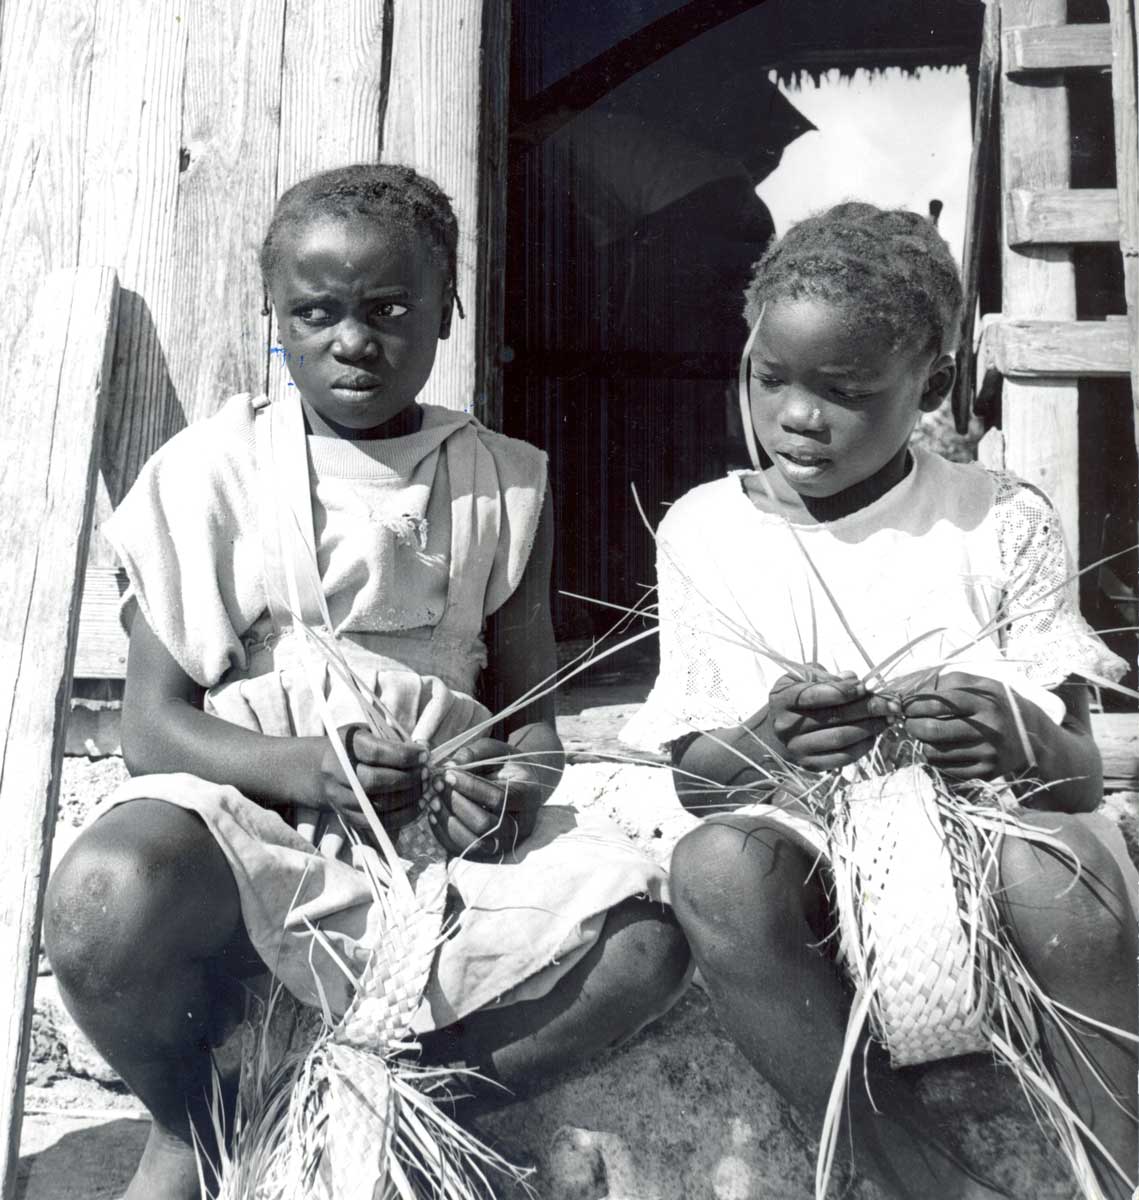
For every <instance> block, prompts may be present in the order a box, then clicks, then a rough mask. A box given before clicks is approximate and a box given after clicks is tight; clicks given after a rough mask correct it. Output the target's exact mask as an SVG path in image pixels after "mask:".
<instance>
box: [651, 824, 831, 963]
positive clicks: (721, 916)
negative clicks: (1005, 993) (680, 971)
mask: <svg viewBox="0 0 1139 1200" xmlns="http://www.w3.org/2000/svg"><path fill="white" fill-rule="evenodd" d="M813 865H814V859H813V857H812V856H811V853H810V852H809V851H808V850H807V849H806V848H805V847H804V846H803V845H802V844H801V843H800V842H799V841H798V840H797V839H796V838H794V836H793V835H789V834H788V833H787V832H786V831H785V830H783V829H782V828H780V827H779V826H778V825H776V824H775V823H773V822H767V821H763V820H761V819H757V818H754V817H753V818H737V817H728V816H726V817H717V818H713V819H710V820H707V821H705V822H704V823H703V824H702V825H699V826H698V827H697V828H696V829H693V830H692V831H691V832H690V833H688V834H687V835H686V836H685V837H683V838H682V839H681V840H680V842H679V843H678V844H677V847H676V850H675V851H674V852H673V857H672V866H671V870H670V876H671V888H672V899H673V904H674V905H675V907H676V912H677V916H678V917H679V918H680V923H681V926H682V927H683V929H684V931H685V933H686V934H687V935H688V939H689V941H690V942H691V944H692V948H693V951H694V952H695V954H696V957H697V959H698V961H699V962H700V965H701V968H702V969H704V970H707V969H709V968H710V967H713V968H714V966H715V964H716V962H717V961H718V960H720V959H723V960H724V962H725V964H731V963H732V962H733V961H736V960H738V958H739V957H740V955H741V954H742V955H752V954H754V953H755V952H757V951H759V952H762V953H763V954H764V956H765V957H767V956H769V955H771V954H775V955H782V954H784V953H787V952H791V953H801V951H802V947H803V945H804V944H805V942H806V941H807V940H808V939H807V938H805V937H804V930H805V929H806V927H807V922H808V921H809V920H810V919H811V918H812V917H814V916H817V915H819V914H818V913H817V912H816V910H817V909H819V908H820V906H822V905H823V904H824V902H823V901H822V900H821V889H820V888H817V887H816V886H813V885H812V884H811V883H809V882H808V881H809V878H810V876H811V872H812V867H813Z"/></svg>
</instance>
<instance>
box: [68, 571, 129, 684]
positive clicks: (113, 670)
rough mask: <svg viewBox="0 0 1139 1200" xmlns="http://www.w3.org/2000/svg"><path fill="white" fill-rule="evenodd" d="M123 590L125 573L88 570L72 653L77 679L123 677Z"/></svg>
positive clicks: (125, 646) (125, 641) (124, 637)
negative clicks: (121, 618)
mask: <svg viewBox="0 0 1139 1200" xmlns="http://www.w3.org/2000/svg"><path fill="white" fill-rule="evenodd" d="M126 588H127V579H126V572H125V571H123V570H121V569H116V568H115V567H88V568H87V572H86V578H85V581H84V584H83V607H82V609H81V610H80V613H79V637H78V645H77V647H76V651H75V671H74V675H75V678H76V679H125V678H126V674H127V635H126V634H125V633H124V632H123V627H122V625H120V624H119V601H120V599H121V597H122V595H123V593H124V592H125V591H126Z"/></svg>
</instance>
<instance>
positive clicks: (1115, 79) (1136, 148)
mask: <svg viewBox="0 0 1139 1200" xmlns="http://www.w3.org/2000/svg"><path fill="white" fill-rule="evenodd" d="M1110 8H1111V45H1112V70H1111V97H1112V104H1113V107H1114V109H1115V164H1116V168H1115V175H1116V188H1115V190H1116V194H1117V195H1118V197H1119V250H1120V253H1121V254H1122V255H1123V287H1124V292H1125V294H1126V299H1127V322H1128V332H1129V334H1130V337H1129V341H1130V343H1131V405H1132V412H1133V414H1134V420H1135V445H1136V448H1137V449H1139V61H1137V59H1139V56H1137V54H1136V36H1137V30H1136V24H1135V4H1134V0H1110Z"/></svg>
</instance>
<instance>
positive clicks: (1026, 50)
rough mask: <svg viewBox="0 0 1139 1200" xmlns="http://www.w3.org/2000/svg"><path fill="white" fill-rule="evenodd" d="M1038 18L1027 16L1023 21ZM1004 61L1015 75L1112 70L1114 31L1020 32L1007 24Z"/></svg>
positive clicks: (1053, 29)
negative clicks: (1036, 72) (1037, 72)
mask: <svg viewBox="0 0 1139 1200" xmlns="http://www.w3.org/2000/svg"><path fill="white" fill-rule="evenodd" d="M1029 2H1031V0H1029ZM1023 11H1024V10H1023V8H1022V12H1023ZM1034 15H1035V14H1031V13H1024V16H1023V17H1022V19H1026V20H1031V19H1032V17H1033V16H1034ZM1037 19H1038V20H1040V19H1041V18H1039V17H1037ZM1049 19H1051V18H1050V17H1045V18H1043V20H1049ZM1063 19H1064V17H1063V14H1061V17H1060V20H1061V21H1063ZM1004 58H1005V70H1006V71H1007V72H1008V73H1010V74H1013V75H1018V74H1025V73H1027V72H1032V71H1079V70H1097V69H1103V68H1105V67H1110V66H1111V29H1110V27H1109V26H1107V25H1106V24H1098V25H1063V24H1058V25H1056V26H1053V27H1051V28H1049V27H1047V26H1043V27H1041V26H1038V27H1035V28H1033V27H1025V28H1016V27H1013V26H1011V25H1010V24H1009V23H1008V22H1006V23H1005V34H1004Z"/></svg>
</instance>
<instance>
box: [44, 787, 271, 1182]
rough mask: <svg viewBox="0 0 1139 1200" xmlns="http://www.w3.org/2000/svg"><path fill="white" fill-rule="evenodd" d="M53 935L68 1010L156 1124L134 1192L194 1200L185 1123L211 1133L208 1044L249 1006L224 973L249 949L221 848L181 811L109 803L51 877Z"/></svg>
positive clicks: (53, 956) (48, 931)
mask: <svg viewBox="0 0 1139 1200" xmlns="http://www.w3.org/2000/svg"><path fill="white" fill-rule="evenodd" d="M44 937H45V941H46V946H47V952H48V957H49V958H50V960H51V964H52V968H53V970H54V971H55V974H56V976H57V978H58V980H59V984H60V991H61V994H62V995H63V998H64V1000H65V1002H66V1004H67V1007H68V1009H69V1010H70V1011H71V1013H72V1015H73V1016H74V1017H75V1019H76V1021H77V1022H78V1024H79V1026H80V1028H81V1029H82V1030H83V1031H84V1033H85V1034H87V1036H88V1037H89V1038H90V1039H91V1041H92V1042H93V1043H94V1045H95V1046H96V1048H97V1049H98V1050H99V1052H100V1053H101V1054H102V1055H103V1056H104V1058H106V1059H107V1061H108V1062H109V1063H110V1064H111V1066H113V1067H114V1068H115V1070H116V1071H118V1073H119V1074H120V1075H121V1076H122V1078H123V1079H124V1080H125V1081H126V1083H127V1084H128V1086H129V1087H130V1088H131V1090H132V1091H133V1092H134V1093H135V1095H137V1096H138V1098H139V1099H140V1100H141V1101H142V1102H143V1104H145V1105H146V1107H147V1108H148V1109H149V1110H150V1113H151V1116H152V1117H153V1119H154V1123H153V1125H152V1127H151V1133H150V1138H149V1140H148V1142H147V1145H146V1149H145V1151H144V1153H143V1156H142V1161H141V1162H140V1164H139V1167H138V1170H137V1172H136V1174H135V1177H134V1179H133V1180H132V1182H131V1185H130V1187H129V1189H128V1190H127V1197H128V1198H129V1200H144V1198H145V1200H196V1198H197V1197H198V1176H197V1170H196V1165H195V1157H194V1152H193V1144H192V1140H191V1133H190V1122H191V1120H193V1121H194V1124H195V1126H196V1128H197V1130H198V1132H199V1133H200V1134H202V1135H203V1137H205V1135H206V1132H207V1131H208V1130H209V1128H210V1125H209V1121H208V1118H207V1117H206V1115H205V1104H206V1098H207V1097H208V1096H209V1094H210V1089H211V1078H210V1056H209V1048H210V1046H211V1045H216V1044H217V1043H218V1041H220V1039H221V1036H222V1034H223V1032H224V1029H225V1027H226V1025H227V1023H228V1022H231V1021H233V1020H234V1019H237V1018H238V1017H239V1016H240V1012H241V996H240V985H237V984H236V983H235V982H234V981H232V979H230V978H229V977H228V975H227V973H226V970H225V966H226V964H227V961H228V960H229V959H230V956H232V955H236V954H244V953H245V952H246V950H245V945H244V944H245V943H246V942H247V939H246V938H245V934H244V928H243V926H242V922H241V909H240V903H239V900H238V894H237V885H236V883H235V882H234V879H233V876H232V874H231V872H230V870H229V867H228V865H227V863H226V861H225V858H224V856H223V855H222V852H221V850H220V849H219V848H218V846H217V844H216V842H215V841H214V839H213V838H212V836H211V835H210V834H209V832H208V831H207V830H206V827H205V826H204V825H203V824H202V822H201V821H200V820H199V819H198V818H197V817H196V816H194V815H193V814H192V813H189V812H186V811H184V810H183V809H180V808H177V807H175V806H174V805H171V804H166V803H163V802H161V801H156V800H135V801H131V802H129V803H126V804H122V805H120V806H118V807H117V808H113V809H111V810H110V812H108V813H107V814H106V815H105V816H103V817H101V818H100V819H99V821H97V822H96V823H95V824H94V825H93V826H92V827H91V828H90V829H88V830H87V831H86V832H85V833H84V834H83V835H82V836H81V837H80V838H78V839H77V841H76V842H75V844H74V845H73V846H72V847H71V849H70V850H69V851H68V853H67V854H66V855H65V857H64V858H63V860H62V862H61V863H60V864H59V868H58V869H57V870H56V872H55V874H54V875H53V877H52V879H51V882H50V884H49V886H48V895H47V906H46V910H45V917H44ZM248 953H250V954H251V953H252V950H251V948H249V950H248ZM208 1144H209V1142H208V1141H207V1145H208ZM207 1178H208V1175H207Z"/></svg>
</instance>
